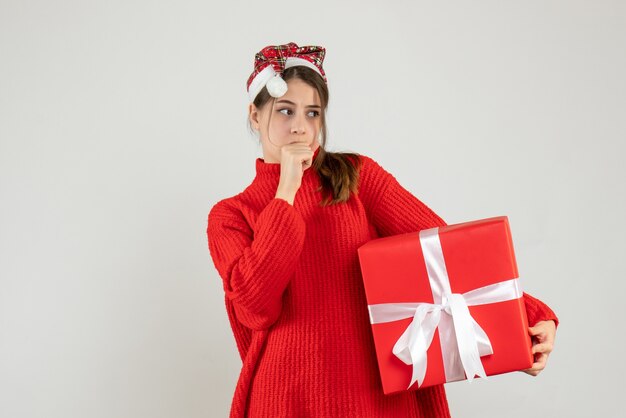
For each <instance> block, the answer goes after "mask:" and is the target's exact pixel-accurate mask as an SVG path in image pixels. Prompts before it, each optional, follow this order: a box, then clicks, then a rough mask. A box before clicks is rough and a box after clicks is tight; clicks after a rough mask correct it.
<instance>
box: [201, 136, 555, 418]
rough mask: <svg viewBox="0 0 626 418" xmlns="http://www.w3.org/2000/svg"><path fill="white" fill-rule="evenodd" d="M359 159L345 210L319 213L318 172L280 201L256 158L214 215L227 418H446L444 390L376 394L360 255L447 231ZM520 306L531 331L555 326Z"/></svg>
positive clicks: (267, 167) (211, 227)
mask: <svg viewBox="0 0 626 418" xmlns="http://www.w3.org/2000/svg"><path fill="white" fill-rule="evenodd" d="M318 154H319V148H318V149H317V150H316V151H315V153H314V158H316V157H317V155H318ZM360 158H361V160H362V162H363V165H362V167H361V170H360V176H359V191H358V194H355V195H353V196H351V197H350V199H349V200H348V201H347V202H345V203H342V204H339V205H331V206H326V207H322V206H320V205H319V202H320V201H321V199H322V197H323V196H322V194H321V192H319V191H317V189H318V187H319V185H320V180H319V176H318V174H317V172H316V171H315V170H314V168H310V169H307V170H306V171H305V172H304V174H303V178H302V185H301V187H300V189H299V190H298V192H297V194H296V197H295V200H294V204H293V206H292V205H291V204H289V203H288V202H287V201H286V200H283V199H280V198H275V194H276V189H277V187H278V181H279V179H280V164H278V163H266V162H265V161H264V160H263V159H261V158H257V159H256V176H255V178H254V179H253V181H252V182H251V184H250V185H249V186H248V187H246V189H245V190H244V191H243V192H241V193H239V194H237V195H236V196H233V197H229V198H226V199H223V200H221V201H219V202H217V203H216V204H215V205H214V206H213V208H211V210H210V213H209V216H208V227H207V234H208V247H209V251H210V255H211V257H212V259H213V263H214V265H215V267H216V269H217V271H218V273H219V275H220V277H221V278H222V282H223V288H224V294H225V304H226V311H227V313H228V318H229V321H230V325H231V328H232V330H233V334H234V338H235V342H236V345H237V348H238V350H239V354H240V356H241V359H242V363H243V364H242V369H241V374H240V376H239V380H238V382H237V386H236V388H235V393H234V395H233V399H232V405H231V411H230V417H231V418H243V417H248V418H256V417H263V418H267V417H272V418H279V417H298V418H306V417H317V418H320V417H329V418H338V417H370V418H382V417H389V418H391V417H393V418H396V417H421V418H435V417H436V418H442V417H449V416H450V412H449V409H448V402H447V399H446V394H445V391H444V387H443V385H439V386H433V387H427V388H423V389H419V390H415V391H408V392H401V393H396V394H391V395H384V394H383V391H382V384H381V381H380V375H379V371H378V366H377V361H376V353H375V348H374V341H373V338H372V334H371V325H370V323H369V315H368V310H367V300H366V298H365V292H364V288H363V281H362V280H363V279H362V276H361V271H360V266H359V261H358V255H357V248H358V247H360V246H361V245H363V244H365V243H366V242H367V241H369V240H371V239H374V238H377V237H383V236H389V235H395V234H402V233H407V232H415V231H419V230H421V229H425V228H432V227H434V226H441V225H446V223H445V222H444V221H443V220H442V219H441V218H440V217H439V216H438V215H437V214H435V213H434V212H433V211H432V210H431V209H430V208H429V207H428V206H426V205H425V204H424V203H423V202H421V201H420V200H419V199H417V198H416V197H415V196H413V195H412V194H411V193H410V192H409V191H408V190H406V189H405V188H404V187H403V186H402V185H400V184H399V183H398V181H397V180H396V178H395V177H394V176H393V175H391V174H390V173H389V172H387V171H386V170H385V169H383V167H382V166H380V165H379V164H378V163H377V162H376V161H374V160H373V159H372V158H370V157H367V156H365V155H361V156H360ZM524 298H525V303H526V308H527V312H528V319H529V323H530V324H531V325H534V324H535V323H536V322H537V321H540V320H546V319H553V320H555V321H557V322H558V320H557V318H556V315H555V314H554V312H552V310H551V309H550V308H549V307H548V306H546V305H545V304H544V303H543V302H541V301H539V300H538V299H535V298H533V297H532V296H529V295H527V294H524Z"/></svg>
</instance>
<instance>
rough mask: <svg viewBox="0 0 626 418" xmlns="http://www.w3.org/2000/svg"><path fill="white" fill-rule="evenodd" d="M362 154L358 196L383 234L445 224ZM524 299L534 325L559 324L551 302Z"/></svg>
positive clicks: (526, 296)
mask: <svg viewBox="0 0 626 418" xmlns="http://www.w3.org/2000/svg"><path fill="white" fill-rule="evenodd" d="M361 158H362V160H363V167H362V169H361V173H360V186H359V192H358V193H359V197H360V198H361V201H362V202H363V204H364V206H365V208H366V211H367V212H368V214H369V216H370V218H371V222H372V223H373V224H374V227H375V228H376V230H377V231H378V233H379V235H380V236H381V237H385V236H390V235H398V234H403V233H408V232H416V231H420V230H422V229H427V228H433V227H436V226H443V225H446V222H445V221H444V220H443V219H442V218H441V217H439V216H438V215H437V214H435V212H433V211H432V210H431V209H430V208H429V207H428V206H426V205H425V204H424V203H423V202H422V201H420V200H419V199H418V198H416V197H415V196H413V195H412V194H411V193H410V192H409V191H408V190H407V189H405V188H404V187H403V186H402V185H401V184H400V183H399V182H398V181H397V179H396V178H395V177H394V176H393V175H392V174H390V173H389V172H387V171H386V170H385V169H384V168H383V167H382V166H381V165H380V164H378V163H377V162H376V161H374V160H373V159H372V158H370V157H368V156H364V155H361ZM361 186H362V187H361ZM524 303H525V305H526V312H527V315H528V323H529V324H530V325H531V326H532V325H535V324H536V323H537V322H539V321H544V320H550V319H551V320H553V321H554V322H555V324H556V325H557V326H558V323H559V321H558V318H557V317H556V314H555V313H554V312H553V311H552V309H550V308H549V307H548V305H546V304H545V303H543V302H542V301H540V300H539V299H536V298H534V297H532V296H531V295H529V294H528V293H524Z"/></svg>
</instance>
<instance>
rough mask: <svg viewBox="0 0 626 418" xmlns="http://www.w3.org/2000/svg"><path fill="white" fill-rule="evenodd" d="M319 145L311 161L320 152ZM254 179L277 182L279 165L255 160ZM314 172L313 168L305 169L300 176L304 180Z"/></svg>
mask: <svg viewBox="0 0 626 418" xmlns="http://www.w3.org/2000/svg"><path fill="white" fill-rule="evenodd" d="M320 148H322V146H321V145H319V146H318V147H317V149H316V150H315V151H314V152H313V161H315V159H316V158H317V155H318V154H319V152H320ZM255 165H256V177H255V180H257V181H258V180H271V181H272V180H275V181H278V180H279V179H280V163H266V162H265V160H263V159H262V158H260V157H259V158H257V159H256V162H255ZM313 171H315V170H314V169H313V167H309V168H307V169H306V170H305V171H304V173H303V174H302V178H303V179H304V178H306V177H308V176H310V175H311V173H312V172H313Z"/></svg>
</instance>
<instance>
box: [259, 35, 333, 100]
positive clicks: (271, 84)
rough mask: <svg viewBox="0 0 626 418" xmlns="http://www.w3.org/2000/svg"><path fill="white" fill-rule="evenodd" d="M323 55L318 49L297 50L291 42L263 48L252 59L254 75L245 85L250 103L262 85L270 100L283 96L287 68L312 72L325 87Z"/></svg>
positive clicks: (303, 48) (316, 47) (311, 46)
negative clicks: (300, 67) (303, 67)
mask: <svg viewBox="0 0 626 418" xmlns="http://www.w3.org/2000/svg"><path fill="white" fill-rule="evenodd" d="M324 55H326V49H325V48H324V47H321V46H314V45H309V46H298V45H296V44H295V43H293V42H289V43H288V44H283V45H269V46H266V47H265V48H263V49H262V50H261V51H259V52H257V53H256V54H255V56H254V71H253V72H252V74H251V75H250V77H249V78H248V83H247V88H248V97H249V98H250V101H251V102H252V101H254V99H255V97H256V96H257V94H259V92H260V91H261V90H262V89H263V86H265V85H267V91H268V92H269V94H270V95H271V96H272V97H281V96H283V95H284V94H285V93H286V92H287V83H286V82H285V80H283V78H282V73H283V71H284V70H285V69H286V68H289V67H295V66H296V65H304V66H305V67H309V68H311V69H313V70H315V71H316V72H317V73H318V74H319V75H321V76H322V78H323V79H324V82H325V83H328V81H327V80H326V74H325V73H324V69H323V68H322V63H323V62H324Z"/></svg>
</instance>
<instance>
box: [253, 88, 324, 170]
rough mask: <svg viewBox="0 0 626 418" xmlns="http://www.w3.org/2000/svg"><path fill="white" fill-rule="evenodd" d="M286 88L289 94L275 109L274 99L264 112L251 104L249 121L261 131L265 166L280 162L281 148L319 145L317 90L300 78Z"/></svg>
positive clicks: (319, 118) (319, 107) (319, 120)
mask: <svg viewBox="0 0 626 418" xmlns="http://www.w3.org/2000/svg"><path fill="white" fill-rule="evenodd" d="M287 87H288V89H287V93H285V95H284V96H282V97H279V98H277V99H276V103H275V104H274V106H273V108H272V103H273V100H270V101H268V102H267V103H266V104H265V106H264V107H263V108H261V109H259V108H257V107H256V106H255V105H254V104H252V103H250V108H249V111H250V113H249V117H250V121H251V123H252V126H253V127H254V129H256V130H257V131H259V132H260V137H261V146H262V147H263V160H264V161H265V162H266V163H280V148H281V147H282V146H283V145H286V144H293V143H297V142H300V143H304V144H307V145H310V147H311V150H312V151H315V150H316V149H317V147H318V146H319V142H318V138H317V136H318V134H319V132H320V129H321V126H322V124H321V112H322V108H321V102H320V98H319V94H318V93H317V90H316V89H314V88H313V87H311V86H309V85H308V84H306V83H305V82H304V81H302V80H299V79H291V80H289V81H287ZM270 113H271V115H272V117H271V120H270ZM268 121H269V129H268Z"/></svg>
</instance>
